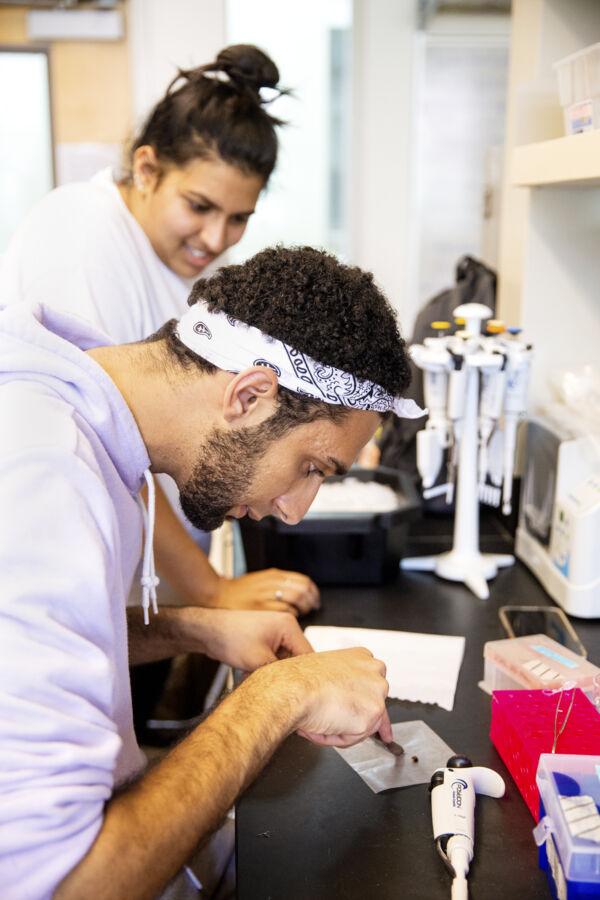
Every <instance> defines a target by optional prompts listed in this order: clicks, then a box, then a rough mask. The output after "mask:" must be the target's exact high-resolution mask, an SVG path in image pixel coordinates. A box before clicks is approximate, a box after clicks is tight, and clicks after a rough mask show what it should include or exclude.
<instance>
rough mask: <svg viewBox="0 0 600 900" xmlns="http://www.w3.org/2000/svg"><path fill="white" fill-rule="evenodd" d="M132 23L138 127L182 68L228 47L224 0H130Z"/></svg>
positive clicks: (130, 39)
mask: <svg viewBox="0 0 600 900" xmlns="http://www.w3.org/2000/svg"><path fill="white" fill-rule="evenodd" d="M127 28H128V36H129V46H130V53H131V81H132V92H133V114H134V120H135V126H136V127H138V126H139V125H140V124H141V122H142V120H143V118H144V116H145V115H146V114H147V112H148V111H149V110H150V108H151V107H152V106H153V105H154V104H155V103H156V102H157V100H159V99H160V97H161V96H162V95H163V94H164V92H165V89H166V87H167V84H168V83H169V81H170V80H171V79H172V78H173V77H174V75H175V73H176V71H177V68H182V69H186V68H191V67H193V66H199V65H202V64H203V63H207V62H211V61H212V60H213V59H214V58H215V56H216V54H217V53H218V52H219V50H221V49H222V48H223V47H224V46H225V43H226V41H225V2H224V0H129V4H128V14H127Z"/></svg>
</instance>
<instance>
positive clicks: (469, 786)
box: [429, 756, 506, 900]
mask: <svg viewBox="0 0 600 900" xmlns="http://www.w3.org/2000/svg"><path fill="white" fill-rule="evenodd" d="M505 789H506V786H505V784H504V781H503V779H502V778H501V777H500V775H498V773H497V772H494V771H493V770H492V769H486V768H485V767H484V766H474V765H473V764H472V762H471V760H470V759H468V757H466V756H452V757H451V758H450V759H449V760H448V762H447V764H446V768H443V769H436V771H435V772H434V773H433V775H432V776H431V782H430V785H429V790H430V792H431V818H432V823H433V839H434V841H435V846H436V849H437V851H438V853H439V854H440V856H441V857H442V859H443V861H444V863H445V864H446V866H447V867H448V869H449V870H450V873H451V875H452V879H453V880H452V900H466V898H467V897H468V888H467V874H468V872H469V865H470V863H471V860H472V859H473V846H474V842H475V798H476V794H487V796H488V797H502V796H503V795H504V791H505Z"/></svg>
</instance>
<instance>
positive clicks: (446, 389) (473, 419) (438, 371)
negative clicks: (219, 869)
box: [400, 303, 531, 599]
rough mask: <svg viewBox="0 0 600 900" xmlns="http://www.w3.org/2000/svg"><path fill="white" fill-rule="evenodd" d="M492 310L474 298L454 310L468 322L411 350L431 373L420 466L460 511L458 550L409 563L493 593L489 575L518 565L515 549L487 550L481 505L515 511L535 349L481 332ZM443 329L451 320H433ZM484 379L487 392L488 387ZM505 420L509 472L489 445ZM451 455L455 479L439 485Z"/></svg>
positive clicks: (427, 483)
mask: <svg viewBox="0 0 600 900" xmlns="http://www.w3.org/2000/svg"><path fill="white" fill-rule="evenodd" d="M491 315H492V313H491V310H490V309H488V307H487V306H483V305H482V304H480V303H466V304H463V305H462V306H459V307H457V309H455V310H454V316H455V317H456V318H457V319H459V320H462V321H464V328H463V329H462V330H461V331H457V332H456V334H454V335H444V334H439V335H438V337H435V338H426V339H425V341H424V343H423V344H416V345H413V346H412V347H411V348H410V352H411V356H412V358H413V360H414V362H415V363H416V365H418V366H419V368H421V369H423V372H424V379H423V380H424V389H425V402H426V405H427V407H428V409H429V419H428V421H427V424H426V427H425V429H424V430H422V431H420V432H419V433H418V435H417V466H418V469H419V473H420V475H421V478H422V481H423V496H424V497H432V496H436V495H441V494H445V496H446V502H447V503H451V502H452V499H453V497H454V493H455V488H454V485H455V481H456V509H455V519H454V537H453V546H452V550H450V551H449V552H447V553H442V554H439V555H436V556H424V557H409V558H407V559H403V560H402V561H401V563H400V565H401V567H402V568H403V569H407V570H416V571H434V572H436V574H437V575H440V576H441V577H442V578H447V579H449V580H450V581H462V582H463V583H464V584H466V585H467V587H469V588H470V589H471V590H472V591H473V593H474V594H475V595H476V596H477V597H480V598H481V599H485V598H487V597H488V596H489V590H488V586H487V581H488V580H489V579H490V578H493V577H494V576H495V575H496V573H497V571H498V569H499V568H501V567H503V566H510V565H512V564H513V563H514V557H513V556H512V555H511V554H504V553H481V552H480V550H479V503H480V501H482V502H484V503H488V504H489V505H492V506H499V505H500V499H501V496H502V499H503V506H502V509H503V512H504V513H505V514H507V513H509V512H510V498H511V493H512V481H513V468H514V454H515V445H516V430H517V424H518V422H519V420H520V419H521V417H522V416H523V415H524V414H525V411H526V391H527V379H528V373H529V360H530V356H531V347H530V345H528V344H525V343H523V342H522V341H521V340H520V339H519V338H518V333H519V329H509V336H504V334H499V333H498V332H500V331H501V329H503V326H502V325H501V324H500V323H495V327H494V329H493V331H494V333H493V334H491V335H482V334H481V323H482V321H483V320H485V319H488V318H489V317H490V316H491ZM432 324H433V327H434V328H436V329H437V330H438V331H441V326H445V325H447V323H432ZM480 384H481V391H480ZM502 418H503V419H504V431H503V432H502V436H503V456H502V460H503V462H502V473H501V477H498V474H497V473H496V472H495V470H494V469H493V468H492V467H491V466H490V463H489V454H488V448H489V446H490V440H491V438H492V436H494V437H496V435H497V434H498V433H499V432H498V428H497V426H498V425H499V422H500V420H501V419H502ZM445 455H447V457H448V477H447V480H446V482H445V483H444V484H436V481H437V480H438V477H439V473H440V471H441V469H442V466H443V463H444V458H445Z"/></svg>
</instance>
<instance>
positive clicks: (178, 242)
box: [129, 157, 264, 278]
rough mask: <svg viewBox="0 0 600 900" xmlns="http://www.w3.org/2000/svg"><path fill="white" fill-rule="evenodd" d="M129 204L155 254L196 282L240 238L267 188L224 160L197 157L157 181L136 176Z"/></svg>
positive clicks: (153, 176) (258, 178) (149, 175)
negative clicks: (207, 267) (133, 198)
mask: <svg viewBox="0 0 600 900" xmlns="http://www.w3.org/2000/svg"><path fill="white" fill-rule="evenodd" d="M134 184H135V186H134V187H133V188H132V190H133V191H135V192H136V199H135V204H134V205H132V204H131V203H130V204H129V206H130V209H132V212H133V213H134V215H135V217H136V219H137V220H138V222H139V223H140V225H141V226H142V228H143V229H144V231H145V232H146V234H147V235H148V238H149V239H150V243H151V244H152V247H153V249H154V251H155V253H156V254H157V255H158V256H159V257H160V259H161V260H162V261H163V262H164V264H165V265H166V266H168V267H169V268H170V269H172V270H173V272H175V273H176V274H177V275H180V276H181V277H182V278H197V277H198V276H199V275H200V274H201V273H202V272H203V271H204V269H205V268H206V266H208V264H209V263H211V262H212V261H213V260H214V259H216V257H217V256H219V255H220V254H221V253H223V252H224V251H225V250H227V248H228V247H232V246H233V244H237V242H238V241H239V240H240V238H241V237H242V235H243V234H244V231H245V230H246V225H247V224H248V220H249V218H250V216H251V215H252V213H253V212H254V208H255V206H256V201H257V200H258V195H259V194H260V191H261V189H262V187H263V185H264V182H263V179H262V178H261V176H260V175H248V174H245V173H244V172H242V171H241V170H240V169H238V168H236V167H235V166H232V165H230V164H229V163H226V162H224V161H223V160H222V159H219V158H216V157H211V158H208V159H194V160H192V161H191V162H189V163H186V165H185V166H180V167H176V166H173V167H170V168H168V169H167V170H166V172H165V173H164V174H163V176H162V179H160V180H159V179H158V177H157V176H156V174H154V173H152V172H148V170H146V172H145V173H144V172H143V170H142V172H141V174H136V177H135V179H134Z"/></svg>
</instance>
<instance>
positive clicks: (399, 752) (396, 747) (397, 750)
mask: <svg viewBox="0 0 600 900" xmlns="http://www.w3.org/2000/svg"><path fill="white" fill-rule="evenodd" d="M371 737H372V739H373V740H374V741H375V742H376V743H378V744H379V745H380V746H381V747H384V748H385V749H386V750H388V751H389V752H390V753H391V754H392V755H393V756H403V755H404V747H403V746H402V745H401V744H398V743H396V741H384V740H382V738H380V737H379V735H378V734H372V735H371Z"/></svg>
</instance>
